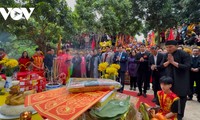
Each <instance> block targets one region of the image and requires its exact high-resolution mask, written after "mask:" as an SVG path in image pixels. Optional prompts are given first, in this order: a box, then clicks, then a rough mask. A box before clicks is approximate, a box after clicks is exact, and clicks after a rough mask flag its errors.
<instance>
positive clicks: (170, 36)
mask: <svg viewBox="0 0 200 120" xmlns="http://www.w3.org/2000/svg"><path fill="white" fill-rule="evenodd" d="M168 40H174V34H173V30H172V29H170V32H169V37H168Z"/></svg>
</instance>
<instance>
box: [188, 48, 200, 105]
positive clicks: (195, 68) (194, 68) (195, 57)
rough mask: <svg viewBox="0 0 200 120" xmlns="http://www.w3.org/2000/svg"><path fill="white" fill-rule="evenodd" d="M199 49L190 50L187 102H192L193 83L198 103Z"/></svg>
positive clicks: (199, 77) (199, 78) (199, 87)
mask: <svg viewBox="0 0 200 120" xmlns="http://www.w3.org/2000/svg"><path fill="white" fill-rule="evenodd" d="M199 52H200V51H199V48H193V49H192V56H191V60H192V61H191V70H190V94H189V96H188V97H189V98H188V100H192V97H193V93H194V81H195V82H196V93H197V100H198V102H200V86H199V85H200V84H199V83H200V56H199Z"/></svg>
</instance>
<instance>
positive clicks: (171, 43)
mask: <svg viewBox="0 0 200 120" xmlns="http://www.w3.org/2000/svg"><path fill="white" fill-rule="evenodd" d="M165 45H178V42H177V41H176V40H169V41H166V42H165Z"/></svg>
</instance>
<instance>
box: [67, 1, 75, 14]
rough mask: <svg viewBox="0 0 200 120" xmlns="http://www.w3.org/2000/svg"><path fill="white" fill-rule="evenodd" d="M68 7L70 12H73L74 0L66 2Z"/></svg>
mask: <svg viewBox="0 0 200 120" xmlns="http://www.w3.org/2000/svg"><path fill="white" fill-rule="evenodd" d="M66 1H67V4H68V5H69V7H71V9H72V11H73V10H74V6H75V4H76V0H66Z"/></svg>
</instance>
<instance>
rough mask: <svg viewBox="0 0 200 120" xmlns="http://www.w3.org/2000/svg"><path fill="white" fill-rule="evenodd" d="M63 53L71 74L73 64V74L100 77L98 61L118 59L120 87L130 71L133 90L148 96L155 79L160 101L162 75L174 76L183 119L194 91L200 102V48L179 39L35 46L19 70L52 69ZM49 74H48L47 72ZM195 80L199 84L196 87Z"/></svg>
mask: <svg viewBox="0 0 200 120" xmlns="http://www.w3.org/2000/svg"><path fill="white" fill-rule="evenodd" d="M5 56H6V53H5V51H4V49H0V57H1V58H0V60H2V59H3V58H4V57H5ZM58 57H62V58H63V59H64V61H62V62H63V65H62V66H61V67H62V68H63V71H62V72H64V73H66V74H68V73H69V69H66V68H69V67H70V68H72V74H71V77H82V78H84V77H87V78H100V77H101V75H102V74H101V73H100V72H99V71H98V65H99V64H100V63H102V62H107V63H108V64H109V65H110V64H112V63H116V64H119V65H120V69H119V71H118V73H119V75H118V77H117V81H119V82H120V83H121V85H122V88H120V90H118V91H119V92H123V90H124V84H125V76H126V75H127V74H126V73H128V76H129V77H130V90H134V91H136V88H138V94H137V95H138V96H143V97H145V98H146V97H148V96H147V92H148V90H149V89H150V81H151V79H152V85H153V91H154V99H153V100H152V102H156V100H157V98H158V95H157V92H158V91H159V90H161V87H160V82H159V80H160V78H161V77H163V76H167V77H170V78H171V79H172V80H173V83H172V87H171V90H172V91H173V92H174V93H175V94H176V95H177V96H178V97H179V98H180V102H179V106H180V107H179V108H180V110H179V111H178V118H179V119H180V120H181V119H182V117H183V116H184V109H185V104H186V101H187V100H192V99H193V96H194V94H197V100H198V102H200V76H199V73H200V49H199V48H198V47H193V48H191V49H190V50H189V51H188V50H185V49H184V47H183V46H178V43H177V41H175V40H171V41H167V42H166V43H165V47H164V48H160V47H158V46H151V47H149V48H147V46H145V44H142V43H140V45H138V46H137V47H135V46H134V47H132V48H124V47H123V46H122V45H119V46H117V47H115V48H114V49H113V48H112V47H111V46H106V49H105V51H103V49H101V48H99V49H94V50H90V51H89V50H86V51H85V50H83V51H76V50H70V49H68V48H66V47H65V46H64V47H63V48H62V50H60V51H59V52H58V54H55V52H54V49H53V48H49V49H48V50H47V54H46V55H43V54H42V52H41V51H40V49H39V48H37V49H35V54H34V55H33V56H32V57H29V56H28V52H27V51H24V52H23V53H22V56H21V57H20V58H19V59H18V62H19V71H20V72H26V71H30V70H32V71H37V72H41V73H44V72H47V71H51V70H52V67H53V61H54V58H58ZM44 76H45V75H44ZM194 82H195V83H196V86H195V88H194Z"/></svg>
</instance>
